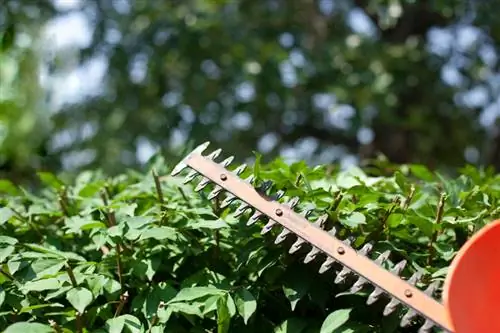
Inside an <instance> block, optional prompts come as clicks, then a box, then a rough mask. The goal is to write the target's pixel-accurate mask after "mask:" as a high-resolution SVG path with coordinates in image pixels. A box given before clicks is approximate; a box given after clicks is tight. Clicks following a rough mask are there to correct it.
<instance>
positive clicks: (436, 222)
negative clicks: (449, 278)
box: [427, 193, 446, 265]
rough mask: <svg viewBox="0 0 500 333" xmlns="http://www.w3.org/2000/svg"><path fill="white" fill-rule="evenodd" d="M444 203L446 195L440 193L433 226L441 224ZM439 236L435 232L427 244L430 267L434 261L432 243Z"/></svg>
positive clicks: (438, 232)
mask: <svg viewBox="0 0 500 333" xmlns="http://www.w3.org/2000/svg"><path fill="white" fill-rule="evenodd" d="M445 201H446V194H445V193H441V196H440V197H439V202H438V206H437V212H436V218H435V219H434V225H435V226H437V225H439V224H440V223H441V220H442V219H443V213H444V204H445ZM440 234H441V232H440V231H439V230H436V231H434V232H433V233H432V237H431V241H430V243H429V257H428V260H427V264H428V265H431V264H432V261H433V259H434V254H435V251H434V243H435V242H436V240H437V237H438V236H439V235H440Z"/></svg>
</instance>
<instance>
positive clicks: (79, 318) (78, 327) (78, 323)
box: [76, 311, 83, 333]
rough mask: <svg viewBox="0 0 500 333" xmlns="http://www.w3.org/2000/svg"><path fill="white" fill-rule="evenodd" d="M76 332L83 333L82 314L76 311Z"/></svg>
mask: <svg viewBox="0 0 500 333" xmlns="http://www.w3.org/2000/svg"><path fill="white" fill-rule="evenodd" d="M76 332H77V333H82V332H83V322H82V313H80V312H78V311H77V312H76Z"/></svg>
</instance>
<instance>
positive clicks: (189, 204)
mask: <svg viewBox="0 0 500 333" xmlns="http://www.w3.org/2000/svg"><path fill="white" fill-rule="evenodd" d="M177 189H178V190H179V192H180V193H181V195H182V198H183V199H184V200H185V201H186V204H187V206H188V207H189V208H193V207H192V206H191V202H190V201H189V198H188V197H187V195H186V193H185V192H184V190H183V189H182V187H180V186H177Z"/></svg>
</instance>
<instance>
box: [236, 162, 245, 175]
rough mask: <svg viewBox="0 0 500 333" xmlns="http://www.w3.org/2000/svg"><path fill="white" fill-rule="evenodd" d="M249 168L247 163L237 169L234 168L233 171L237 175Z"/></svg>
mask: <svg viewBox="0 0 500 333" xmlns="http://www.w3.org/2000/svg"><path fill="white" fill-rule="evenodd" d="M246 169H247V165H246V164H245V163H243V164H241V165H239V166H238V167H237V168H236V169H234V171H233V173H234V174H235V175H237V176H239V175H241V174H242V173H243V171H245V170H246Z"/></svg>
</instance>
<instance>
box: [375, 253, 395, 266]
mask: <svg viewBox="0 0 500 333" xmlns="http://www.w3.org/2000/svg"><path fill="white" fill-rule="evenodd" d="M390 255H391V251H390V250H387V251H385V252H383V253H382V254H381V255H379V256H378V257H377V259H375V262H376V263H377V264H379V265H382V264H383V263H384V262H385V261H386V260H387V259H389V256H390Z"/></svg>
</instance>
